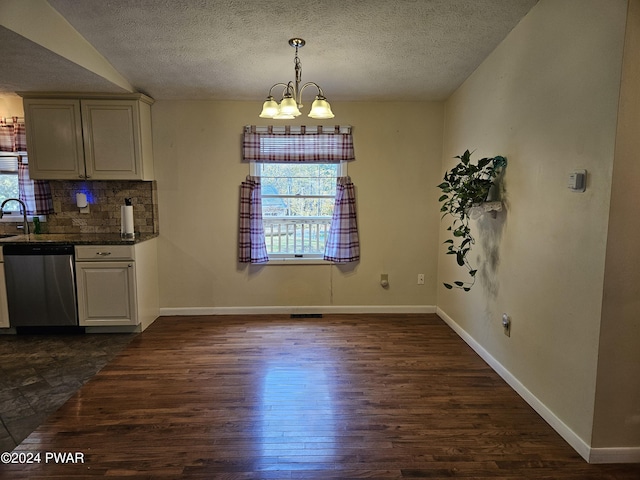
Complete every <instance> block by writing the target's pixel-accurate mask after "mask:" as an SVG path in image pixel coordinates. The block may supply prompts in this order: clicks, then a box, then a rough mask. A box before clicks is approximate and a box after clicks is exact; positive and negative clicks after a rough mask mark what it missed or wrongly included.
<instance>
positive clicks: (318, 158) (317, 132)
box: [242, 125, 355, 163]
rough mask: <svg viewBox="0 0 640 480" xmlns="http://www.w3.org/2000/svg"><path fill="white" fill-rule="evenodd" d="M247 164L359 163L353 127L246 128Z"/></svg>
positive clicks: (243, 154)
mask: <svg viewBox="0 0 640 480" xmlns="http://www.w3.org/2000/svg"><path fill="white" fill-rule="evenodd" d="M242 159H243V160H244V161H245V162H273V163H285V162H322V163H339V162H342V161H351V160H355V154H354V151H353V137H352V135H351V127H348V126H339V125H336V126H335V127H331V128H327V127H324V128H323V127H322V126H318V127H306V126H300V127H292V126H286V127H273V126H269V127H256V126H255V125H250V126H246V127H245V129H244V138H243V142H242Z"/></svg>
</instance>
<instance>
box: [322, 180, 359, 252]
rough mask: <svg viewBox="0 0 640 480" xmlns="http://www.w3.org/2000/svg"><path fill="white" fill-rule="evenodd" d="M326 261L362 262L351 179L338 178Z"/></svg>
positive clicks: (354, 193) (326, 249)
mask: <svg viewBox="0 0 640 480" xmlns="http://www.w3.org/2000/svg"><path fill="white" fill-rule="evenodd" d="M324 259H325V260H328V261H331V262H335V263H347V262H356V261H358V260H360V240H359V238H358V221H357V216H356V192H355V187H354V186H353V183H351V178H350V177H339V178H338V182H337V186H336V202H335V206H334V209H333V217H332V219H331V227H330V229H329V237H328V238H327V244H326V247H325V250H324Z"/></svg>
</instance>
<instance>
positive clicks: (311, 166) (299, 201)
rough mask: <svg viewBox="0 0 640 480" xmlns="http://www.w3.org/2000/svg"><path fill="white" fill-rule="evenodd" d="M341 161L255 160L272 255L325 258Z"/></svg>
mask: <svg viewBox="0 0 640 480" xmlns="http://www.w3.org/2000/svg"><path fill="white" fill-rule="evenodd" d="M346 170H347V166H346V162H341V163H259V162H254V163H252V175H254V176H256V177H260V183H261V184H262V220H263V225H264V234H265V242H266V247H267V253H268V255H269V258H270V259H273V260H278V259H280V260H282V259H286V258H307V259H308V258H322V257H323V255H324V251H325V245H326V242H327V237H328V234H329V228H330V226H331V218H332V215H333V207H334V204H335V197H336V179H337V178H338V177H341V176H346V174H347V173H346Z"/></svg>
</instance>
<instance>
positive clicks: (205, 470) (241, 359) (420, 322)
mask: <svg viewBox="0 0 640 480" xmlns="http://www.w3.org/2000/svg"><path fill="white" fill-rule="evenodd" d="M28 452H40V453H41V458H40V460H41V463H36V464H30V465H0V478H3V479H4V478H7V479H8V478H10V479H23V478H24V479H27V478H28V479H30V480H35V479H44V478H60V479H62V478H64V479H76V478H85V479H89V478H94V477H101V476H103V477H115V478H118V477H121V478H128V479H161V480H163V479H202V480H204V479H207V480H209V479H224V480H236V479H237V480H246V479H322V480H327V479H340V480H348V479H362V478H367V479H398V478H409V479H419V478H429V479H434V478H451V477H456V478H472V479H513V480H515V479H534V478H535V479H554V480H564V479H567V480H568V479H573V480H578V479H579V480H595V479H605V480H610V479H624V480H638V479H639V478H640V465H589V464H587V463H586V462H584V460H582V459H581V458H580V457H579V456H578V455H577V454H576V453H575V452H574V451H573V450H572V449H571V447H569V446H568V445H567V444H566V443H565V442H564V441H563V440H562V439H561V438H560V437H559V436H558V435H557V434H556V433H555V432H554V431H553V430H552V429H551V428H550V427H549V426H548V425H547V424H546V423H545V422H544V421H543V420H542V419H541V418H540V417H539V416H538V415H537V414H536V413H535V412H534V411H533V410H532V409H531V408H530V407H529V406H528V405H527V404H526V403H525V402H524V401H523V400H522V399H521V398H520V397H518V395H517V394H516V393H514V392H513V391H512V390H511V389H510V388H509V387H508V386H507V385H506V384H505V383H504V382H503V381H502V380H501V379H500V378H499V377H498V376H497V375H496V374H495V373H494V372H493V371H492V370H491V369H490V368H489V367H488V366H487V365H486V364H485V363H484V362H483V361H482V360H481V359H480V358H479V357H478V356H477V355H476V354H475V353H474V352H473V351H472V350H471V349H470V348H469V347H468V346H467V345H466V344H464V343H463V342H462V341H461V340H460V339H459V338H458V337H457V336H456V335H455V333H453V332H452V331H451V330H450V329H449V328H448V327H447V326H446V325H445V324H444V323H443V322H442V321H441V320H440V319H438V318H437V317H436V316H435V315H413V316H412V315H384V316H372V315H366V316H364V315H350V316H347V315H344V316H341V315H332V316H325V317H324V318H320V319H317V318H313V319H290V318H288V317H285V316H253V317H252V316H242V317H241V316H238V317H196V318H188V317H169V318H161V319H159V320H158V321H156V323H155V324H153V325H152V326H151V327H150V328H149V329H148V330H147V331H146V332H144V333H143V334H142V335H139V336H138V337H137V338H135V339H134V340H133V341H132V342H131V343H130V344H129V346H128V347H127V348H126V349H125V350H123V352H122V353H121V354H120V355H119V356H118V357H117V358H115V359H114V360H113V361H112V362H111V363H110V364H109V365H107V366H106V367H105V368H104V369H103V370H102V371H101V372H100V373H99V374H98V375H96V377H94V378H93V379H92V380H90V381H89V382H88V383H87V384H86V385H85V386H84V387H82V388H81V389H80V390H79V391H78V393H77V394H76V395H74V396H73V397H72V398H71V399H70V400H69V401H68V402H67V403H66V404H65V405H64V406H63V407H62V408H61V409H60V410H59V411H58V412H57V413H56V414H54V415H53V416H52V417H50V418H49V420H48V421H47V422H46V423H45V424H43V425H42V426H41V427H40V428H39V429H38V430H36V431H35V432H34V433H33V434H31V435H30V436H29V437H28V438H27V439H26V440H25V441H24V442H23V443H22V444H21V445H20V446H19V447H18V448H17V449H16V450H15V451H14V454H19V453H28ZM46 452H80V453H82V454H83V455H84V461H85V463H83V464H72V463H66V464H63V465H60V464H59V465H56V464H54V463H52V460H51V459H50V460H49V463H45V455H46Z"/></svg>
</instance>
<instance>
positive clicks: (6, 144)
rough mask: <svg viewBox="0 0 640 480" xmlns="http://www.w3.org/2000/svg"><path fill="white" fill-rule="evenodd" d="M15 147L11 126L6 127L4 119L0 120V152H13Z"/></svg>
mask: <svg viewBox="0 0 640 480" xmlns="http://www.w3.org/2000/svg"><path fill="white" fill-rule="evenodd" d="M15 146H16V145H15V135H14V134H13V125H8V124H7V121H6V120H5V119H4V118H0V152H15V151H16V149H15Z"/></svg>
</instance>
